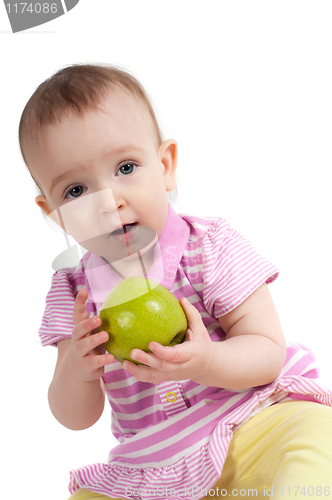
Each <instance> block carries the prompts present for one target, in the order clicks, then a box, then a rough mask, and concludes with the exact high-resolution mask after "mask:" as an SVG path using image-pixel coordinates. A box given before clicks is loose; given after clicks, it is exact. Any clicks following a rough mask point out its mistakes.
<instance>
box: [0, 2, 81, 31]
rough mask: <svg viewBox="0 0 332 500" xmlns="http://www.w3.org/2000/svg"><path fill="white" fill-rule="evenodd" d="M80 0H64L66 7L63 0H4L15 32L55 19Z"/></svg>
mask: <svg viewBox="0 0 332 500" xmlns="http://www.w3.org/2000/svg"><path fill="white" fill-rule="evenodd" d="M78 2H79V0H64V5H65V9H64V7H63V4H62V2H61V0H48V1H46V2H44V1H43V2H40V1H31V0H30V1H29V2H27V3H24V2H23V3H20V2H17V0H4V4H5V7H6V11H7V15H8V19H9V22H10V26H11V28H12V31H13V33H17V32H18V31H24V30H27V29H29V28H34V27H35V26H40V25H41V24H45V23H48V22H49V21H53V19H56V18H57V17H60V16H62V15H63V14H66V13H67V12H69V11H70V10H71V9H73V8H74V7H75V6H76V5H77V4H78Z"/></svg>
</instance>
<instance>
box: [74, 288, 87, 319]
mask: <svg viewBox="0 0 332 500" xmlns="http://www.w3.org/2000/svg"><path fill="white" fill-rule="evenodd" d="M87 298H88V292H87V291H86V289H85V288H81V290H80V291H79V292H78V294H77V295H76V299H75V303H74V309H73V321H74V325H75V326H76V325H78V324H79V323H81V321H83V320H84V319H87V318H88V317H89V313H88V311H87V310H86V307H85V302H86V300H87Z"/></svg>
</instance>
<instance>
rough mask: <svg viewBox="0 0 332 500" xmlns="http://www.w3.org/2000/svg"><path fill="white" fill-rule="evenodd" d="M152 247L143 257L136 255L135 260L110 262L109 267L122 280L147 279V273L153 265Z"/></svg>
mask: <svg viewBox="0 0 332 500" xmlns="http://www.w3.org/2000/svg"><path fill="white" fill-rule="evenodd" d="M153 256H154V247H152V248H150V249H149V250H148V251H147V252H145V253H144V254H143V255H141V254H137V258H136V259H131V260H118V261H116V262H112V264H110V266H111V267H112V269H114V271H116V272H117V273H118V274H119V275H120V276H121V277H122V278H123V279H126V278H131V277H132V276H141V277H143V278H146V277H147V273H148V271H149V270H150V268H151V266H152V264H153Z"/></svg>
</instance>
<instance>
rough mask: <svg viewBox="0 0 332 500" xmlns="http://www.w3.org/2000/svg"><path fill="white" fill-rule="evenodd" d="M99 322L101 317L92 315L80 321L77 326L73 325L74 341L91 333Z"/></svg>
mask: <svg viewBox="0 0 332 500" xmlns="http://www.w3.org/2000/svg"><path fill="white" fill-rule="evenodd" d="M100 324H101V319H100V318H99V316H93V317H92V318H87V319H84V320H83V321H81V322H80V323H79V324H78V325H77V326H75V328H74V330H73V333H72V338H73V340H74V341H75V342H78V341H79V340H81V339H82V338H83V337H86V336H87V335H89V334H91V333H93V331H94V330H96V328H98V326H100Z"/></svg>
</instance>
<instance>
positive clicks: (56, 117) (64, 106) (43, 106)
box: [19, 64, 163, 162]
mask: <svg viewBox="0 0 332 500" xmlns="http://www.w3.org/2000/svg"><path fill="white" fill-rule="evenodd" d="M112 87H120V88H121V89H123V90H125V91H127V92H129V93H130V94H132V95H134V96H136V97H137V98H138V99H140V100H141V102H143V104H144V105H145V106H146V108H147V110H148V111H149V114H150V116H151V118H152V121H153V125H154V127H155V131H156V135H157V141H158V143H159V144H161V143H162V142H163V139H162V134H161V132H160V129H159V125H158V122H157V119H156V116H155V113H154V111H153V107H152V104H151V102H150V99H149V97H148V95H147V93H146V91H145V89H144V88H143V86H142V85H141V84H140V83H139V81H138V80H137V79H136V78H135V77H134V76H132V75H131V74H129V73H127V72H126V71H123V70H122V69H120V68H117V67H115V66H109V65H102V64H100V65H93V64H74V65H71V66H67V67H65V68H63V69H61V70H59V71H58V72H57V73H55V74H54V75H53V76H51V77H50V78H48V79H47V80H45V81H44V82H43V83H41V84H40V85H39V87H38V88H37V89H36V91H35V92H34V93H33V95H32V96H31V97H30V99H29V101H28V102H27V104H26V106H25V108H24V110H23V113H22V116H21V120H20V125H19V143H20V148H21V153H22V156H23V158H24V160H25V162H26V158H25V157H24V148H23V144H24V139H25V138H26V136H27V135H28V134H37V133H38V132H39V131H40V130H41V129H42V128H43V127H44V126H46V125H53V124H56V123H59V122H60V121H61V119H62V118H63V117H64V116H65V115H67V114H68V112H69V111H72V112H74V113H76V114H77V115H79V116H83V115H84V113H85V112H86V111H89V110H96V109H97V108H98V105H99V104H100V102H101V101H102V99H103V98H104V97H106V95H107V92H108V91H109V90H110V89H111V88H112Z"/></svg>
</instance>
